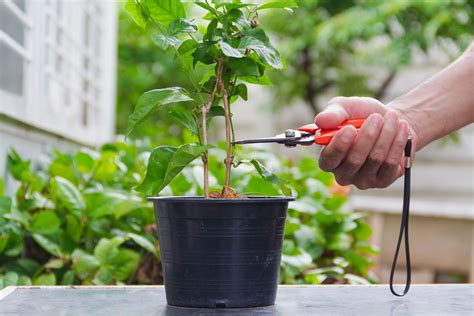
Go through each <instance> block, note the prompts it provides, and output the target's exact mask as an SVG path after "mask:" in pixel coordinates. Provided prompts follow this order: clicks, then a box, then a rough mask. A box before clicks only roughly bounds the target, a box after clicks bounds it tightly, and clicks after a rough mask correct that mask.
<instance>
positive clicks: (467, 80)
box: [315, 44, 474, 189]
mask: <svg viewBox="0 0 474 316" xmlns="http://www.w3.org/2000/svg"><path fill="white" fill-rule="evenodd" d="M358 118H367V120H366V123H365V124H364V125H363V126H362V128H361V129H360V131H359V132H358V133H356V130H355V128H354V127H352V126H347V127H345V128H343V129H342V130H341V131H340V132H338V133H337V134H336V136H335V137H334V139H333V140H332V141H331V143H330V144H329V145H328V146H326V147H325V148H324V149H323V150H322V152H321V155H320V160H319V163H320V167H321V168H322V169H323V170H326V171H330V172H333V173H334V174H335V176H336V180H337V182H338V183H339V184H341V185H348V184H355V185H356V186H357V187H358V188H360V189H368V188H383V187H387V186H389V185H390V184H391V183H393V182H394V181H395V180H396V179H397V178H398V177H400V176H401V175H402V174H403V167H404V166H403V149H404V146H405V144H406V141H407V139H408V135H409V134H411V136H412V138H413V147H414V148H415V149H416V150H419V149H421V148H422V147H424V146H426V145H427V144H428V143H430V142H432V141H434V140H436V139H438V138H440V137H443V136H445V135H447V134H449V133H451V132H453V131H455V130H457V129H459V128H461V127H463V126H465V125H468V124H469V123H472V122H473V121H474V44H472V45H471V46H470V47H469V48H468V49H467V50H466V52H465V53H464V54H463V55H461V56H460V57H459V58H458V59H457V60H456V61H455V62H453V63H452V64H451V65H449V66H448V67H447V68H445V69H444V70H442V71H441V72H440V73H438V74H436V75H435V76H433V77H432V78H430V79H429V80H427V81H426V82H424V83H422V84H421V85H419V86H418V87H416V88H415V89H413V90H411V91H410V92H408V93H407V94H405V95H403V96H401V97H399V98H397V99H395V100H393V101H392V102H390V103H388V104H387V105H384V104H382V103H381V102H379V101H377V100H375V99H372V98H361V97H349V98H345V97H337V98H334V99H332V100H331V101H330V102H329V104H328V107H327V108H326V110H325V111H323V112H321V113H320V114H319V115H318V116H316V119H315V123H316V125H318V127H320V128H323V129H332V128H335V127H337V126H338V125H339V124H341V123H342V122H343V121H345V120H349V119H358Z"/></svg>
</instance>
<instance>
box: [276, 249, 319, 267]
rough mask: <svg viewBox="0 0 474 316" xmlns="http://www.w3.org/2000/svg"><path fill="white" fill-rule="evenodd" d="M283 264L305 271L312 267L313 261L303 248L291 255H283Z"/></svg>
mask: <svg viewBox="0 0 474 316" xmlns="http://www.w3.org/2000/svg"><path fill="white" fill-rule="evenodd" d="M281 262H282V264H287V265H290V266H293V267H295V268H299V269H304V268H307V267H309V266H310V265H311V262H313V259H312V258H311V256H310V255H309V253H307V252H306V251H305V250H304V249H303V248H297V249H295V251H293V252H292V254H291V255H288V254H283V255H282V256H281Z"/></svg>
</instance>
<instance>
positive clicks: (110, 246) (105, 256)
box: [94, 237, 125, 265]
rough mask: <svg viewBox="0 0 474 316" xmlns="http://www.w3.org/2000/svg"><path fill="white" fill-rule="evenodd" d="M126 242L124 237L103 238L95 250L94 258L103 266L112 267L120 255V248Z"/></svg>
mask: <svg viewBox="0 0 474 316" xmlns="http://www.w3.org/2000/svg"><path fill="white" fill-rule="evenodd" d="M124 241H125V239H124V238H122V237H114V238H111V239H106V238H102V239H101V240H99V243H98V244H97V246H96V247H95V249H94V256H95V257H96V258H97V260H99V261H100V262H101V263H102V264H103V265H110V264H111V262H112V261H113V260H114V258H115V256H117V255H118V252H119V246H120V245H121V244H122V243H123V242H124Z"/></svg>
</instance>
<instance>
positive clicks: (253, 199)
mask: <svg viewBox="0 0 474 316" xmlns="http://www.w3.org/2000/svg"><path fill="white" fill-rule="evenodd" d="M147 200H148V201H166V202H182V203H189V202H195V203H209V204H214V203H224V204H248V203H251V204H254V203H275V202H276V203H278V202H292V201H295V198H294V197H291V196H249V197H246V198H240V199H222V198H218V199H215V198H205V197H203V196H151V197H148V198H147Z"/></svg>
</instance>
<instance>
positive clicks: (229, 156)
mask: <svg viewBox="0 0 474 316" xmlns="http://www.w3.org/2000/svg"><path fill="white" fill-rule="evenodd" d="M220 62H221V63H222V64H223V59H220ZM217 82H218V84H219V86H220V89H221V95H222V101H223V103H224V113H225V141H226V158H225V183H224V190H223V194H222V197H223V198H227V197H229V195H230V194H232V193H231V192H233V190H232V189H231V188H230V171H231V168H232V163H233V161H234V156H232V153H231V150H232V149H231V142H232V140H231V138H232V131H231V128H232V127H231V125H232V124H231V117H230V115H231V114H230V104H229V98H228V94H227V90H226V89H225V84H224V81H223V80H222V74H221V76H220V77H218V78H217Z"/></svg>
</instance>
